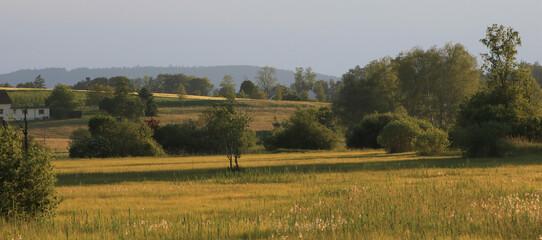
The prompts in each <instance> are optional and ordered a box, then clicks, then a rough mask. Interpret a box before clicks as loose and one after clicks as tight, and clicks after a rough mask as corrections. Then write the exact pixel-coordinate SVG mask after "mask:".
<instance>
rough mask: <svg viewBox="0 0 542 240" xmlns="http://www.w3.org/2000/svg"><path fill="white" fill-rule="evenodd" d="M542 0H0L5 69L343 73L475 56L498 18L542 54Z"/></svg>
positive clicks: (540, 57) (539, 57) (526, 48)
mask: <svg viewBox="0 0 542 240" xmlns="http://www.w3.org/2000/svg"><path fill="white" fill-rule="evenodd" d="M541 12H542V0H514V1H511V0H506V1H505V0H455V1H449V0H446V1H441V0H396V1H390V0H374V1H363V0H333V1H331V0H329V1H323V0H273V1H269V0H227V1H226V0H199V1H183V0H153V1H150V0H92V1H91V0H49V1H47V0H0V73H9V72H12V71H16V70H20V69H36V68H47V67H61V68H67V69H73V68H78V67H90V68H97V67H133V66H216V65H255V66H273V67H276V68H280V69H287V70H294V69H295V67H309V66H310V67H312V69H313V70H314V71H315V72H318V73H323V74H329V75H335V76H341V75H342V74H344V73H346V72H347V71H348V69H350V68H353V67H355V66H356V65H360V66H364V65H366V64H367V63H369V62H370V61H372V60H375V59H380V58H382V57H385V56H392V57H395V56H397V54H399V53H400V52H403V51H408V50H409V49H411V48H413V47H421V48H424V49H427V48H429V47H431V46H437V47H442V46H444V44H446V43H461V44H463V45H464V46H465V47H466V48H467V50H468V51H469V52H470V53H471V54H473V55H474V56H477V57H478V59H479V60H480V57H479V56H480V53H482V52H486V49H485V48H484V46H483V45H482V44H481V43H480V41H479V40H480V39H481V38H483V37H484V36H485V31H486V28H487V27H488V26H490V25H492V24H494V23H496V24H502V25H505V26H511V27H513V28H514V29H515V30H516V31H518V32H519V34H520V37H521V39H522V47H520V48H519V51H518V59H520V60H524V61H527V62H535V61H539V62H542V17H541V16H540V13H541Z"/></svg>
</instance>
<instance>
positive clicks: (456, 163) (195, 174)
mask: <svg viewBox="0 0 542 240" xmlns="http://www.w3.org/2000/svg"><path fill="white" fill-rule="evenodd" d="M382 155H384V154H382ZM360 157H362V158H363V157H368V156H367V155H361V156H355V155H354V156H351V158H360ZM371 157H375V156H371ZM376 157H378V156H376ZM541 159H542V158H541V157H540V154H536V155H525V156H521V157H515V158H479V159H468V158H459V157H458V158H447V159H441V158H435V159H434V158H421V159H413V160H400V161H372V162H361V163H323V164H300V165H296V164H290V165H279V166H261V167H248V168H243V169H242V171H240V172H239V173H238V174H256V175H260V176H261V175H266V174H269V175H280V174H286V173H290V174H291V173H345V172H362V171H389V170H402V169H430V168H458V169H461V168H492V167H498V166H503V165H542V160H541ZM224 166H225V164H224ZM241 166H242V162H241ZM227 172H228V170H227V169H226V167H223V168H202V169H180V170H157V171H142V172H135V171H134V172H112V173H100V172H98V173H60V174H57V178H58V182H57V183H56V186H78V185H103V184H115V183H121V182H144V181H171V182H184V181H198V180H206V179H212V178H214V177H217V176H220V177H223V176H224V174H225V173H227ZM238 174H231V175H229V176H230V177H236V176H239V175H238Z"/></svg>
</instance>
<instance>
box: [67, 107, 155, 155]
mask: <svg viewBox="0 0 542 240" xmlns="http://www.w3.org/2000/svg"><path fill="white" fill-rule="evenodd" d="M152 135H153V132H152V130H151V129H150V128H149V127H148V126H147V125H146V124H144V123H141V122H134V121H129V120H122V121H116V120H115V119H114V118H112V117H111V116H104V115H98V116H96V117H93V118H92V119H90V120H89V124H88V130H86V129H78V130H76V131H74V132H73V133H72V136H71V137H70V138H71V140H72V142H71V143H70V150H69V151H70V157H73V158H94V157H99V158H105V157H126V156H158V155H162V154H164V151H163V150H162V148H161V147H160V145H158V143H157V142H156V141H154V139H152Z"/></svg>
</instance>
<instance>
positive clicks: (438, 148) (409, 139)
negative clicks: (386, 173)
mask: <svg viewBox="0 0 542 240" xmlns="http://www.w3.org/2000/svg"><path fill="white" fill-rule="evenodd" d="M449 145H450V144H449V140H448V134H447V133H446V132H445V131H442V130H440V129H437V128H435V127H433V125H431V124H430V123H429V122H427V121H424V120H420V119H418V118H414V117H410V116H407V115H405V114H397V113H376V114H371V115H368V116H366V117H364V118H363V119H361V121H360V122H359V123H358V124H356V125H353V126H351V127H350V128H348V130H347V132H346V146H347V147H348V148H374V149H376V148H384V149H386V151H387V152H389V153H397V152H407V151H413V150H415V151H417V152H418V153H420V154H421V155H437V154H440V153H442V152H444V151H445V149H446V148H447V147H448V146H449Z"/></svg>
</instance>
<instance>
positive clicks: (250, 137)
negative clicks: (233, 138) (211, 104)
mask: <svg viewBox="0 0 542 240" xmlns="http://www.w3.org/2000/svg"><path fill="white" fill-rule="evenodd" d="M153 138H154V139H155V140H156V142H158V143H159V144H160V145H162V147H163V148H164V150H165V151H166V153H168V154H173V155H182V154H223V153H226V152H225V150H224V149H223V145H224V141H223V139H221V138H220V136H217V134H216V132H215V131H213V130H212V129H210V126H209V123H208V122H207V121H206V119H205V118H200V119H199V120H191V119H187V120H184V121H183V122H181V123H178V124H167V125H165V126H162V127H160V128H158V129H156V130H155V132H154V135H153ZM239 140H240V142H239V144H240V145H241V148H242V151H243V152H252V151H254V150H255V147H256V142H257V138H256V132H254V131H253V130H248V129H245V131H243V133H242V134H241V138H240V139H239Z"/></svg>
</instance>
